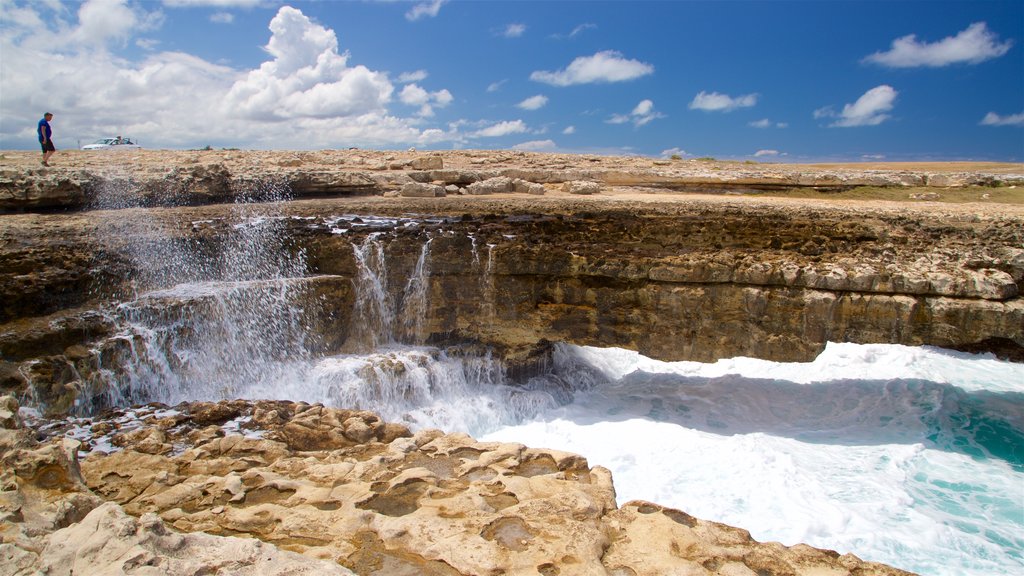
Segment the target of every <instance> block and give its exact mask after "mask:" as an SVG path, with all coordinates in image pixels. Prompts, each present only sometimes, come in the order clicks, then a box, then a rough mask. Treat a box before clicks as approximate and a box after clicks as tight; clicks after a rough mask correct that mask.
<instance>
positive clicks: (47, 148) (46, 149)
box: [36, 112, 57, 166]
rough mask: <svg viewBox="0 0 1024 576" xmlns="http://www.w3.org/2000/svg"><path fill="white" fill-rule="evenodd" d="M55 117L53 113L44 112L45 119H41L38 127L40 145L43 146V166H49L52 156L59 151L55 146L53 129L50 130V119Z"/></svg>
mask: <svg viewBox="0 0 1024 576" xmlns="http://www.w3.org/2000/svg"><path fill="white" fill-rule="evenodd" d="M52 118H53V114H50V113H49V112H47V113H46V114H43V119H42V120H40V121H39V125H38V126H37V127H36V132H37V133H38V134H39V145H40V146H42V147H43V166H49V165H50V163H49V160H50V156H53V153H54V152H56V151H57V149H56V148H54V147H53V138H52V136H53V131H52V130H50V120H51V119H52Z"/></svg>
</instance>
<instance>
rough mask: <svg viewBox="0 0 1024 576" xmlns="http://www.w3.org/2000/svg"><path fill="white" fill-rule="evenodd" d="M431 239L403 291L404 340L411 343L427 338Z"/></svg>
mask: <svg viewBox="0 0 1024 576" xmlns="http://www.w3.org/2000/svg"><path fill="white" fill-rule="evenodd" d="M430 241H431V238H429V237H428V238H427V241H426V242H424V243H423V247H422V248H421V249H420V256H419V258H418V259H417V260H416V266H415V268H414V269H413V272H412V274H410V275H409V281H408V282H407V283H406V285H405V291H404V292H403V293H402V294H403V298H402V304H403V306H402V340H403V341H405V342H410V343H422V342H423V341H425V340H426V337H425V335H424V334H423V320H424V319H425V318H426V317H427V314H429V313H430V299H429V297H428V291H429V289H430Z"/></svg>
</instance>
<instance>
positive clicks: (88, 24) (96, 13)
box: [68, 0, 163, 47]
mask: <svg viewBox="0 0 1024 576" xmlns="http://www.w3.org/2000/svg"><path fill="white" fill-rule="evenodd" d="M162 20H163V13H162V12H160V11H159V10H156V11H152V12H146V11H145V10H143V9H141V8H137V7H132V6H129V5H128V4H127V2H126V1H125V0H89V1H87V2H84V3H82V5H81V6H80V7H79V9H78V26H76V27H75V28H74V29H73V30H71V33H70V34H68V40H69V41H70V43H72V44H80V45H89V46H92V47H102V46H105V45H106V44H107V43H108V42H110V41H118V42H121V43H124V42H125V41H127V39H128V38H129V37H131V36H132V35H133V34H135V33H137V32H140V31H147V30H152V29H154V28H157V27H159V25H160V23H161V22H162Z"/></svg>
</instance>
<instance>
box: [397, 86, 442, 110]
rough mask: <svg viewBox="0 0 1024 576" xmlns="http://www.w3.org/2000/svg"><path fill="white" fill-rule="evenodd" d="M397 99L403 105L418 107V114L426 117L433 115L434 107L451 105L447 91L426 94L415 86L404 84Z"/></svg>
mask: <svg viewBox="0 0 1024 576" xmlns="http://www.w3.org/2000/svg"><path fill="white" fill-rule="evenodd" d="M398 99H399V100H401V101H402V103H403V104H408V105H409V106H419V107H420V110H419V112H418V114H419V115H420V116H424V117H426V116H433V115H434V108H433V107H434V106H438V107H440V108H444V107H445V106H447V105H448V104H451V102H452V99H453V98H452V94H451V92H449V91H448V90H438V91H437V92H427V91H426V90H424V89H423V88H421V87H420V86H419V85H417V84H406V85H405V87H403V88H402V91H401V92H400V93H399V95H398Z"/></svg>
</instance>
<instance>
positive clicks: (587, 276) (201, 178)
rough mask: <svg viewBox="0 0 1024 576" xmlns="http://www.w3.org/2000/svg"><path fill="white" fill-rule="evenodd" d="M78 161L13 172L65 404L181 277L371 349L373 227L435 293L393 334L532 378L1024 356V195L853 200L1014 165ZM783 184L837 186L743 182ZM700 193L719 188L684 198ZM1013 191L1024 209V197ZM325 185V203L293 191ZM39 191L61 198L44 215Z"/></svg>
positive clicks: (38, 329)
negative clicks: (731, 362)
mask: <svg viewBox="0 0 1024 576" xmlns="http://www.w3.org/2000/svg"><path fill="white" fill-rule="evenodd" d="M12 154H13V153H12ZM70 156H71V158H70V160H69V164H70V165H69V166H68V167H67V168H62V169H59V170H53V171H43V170H39V169H36V168H30V167H29V166H28V165H27V163H28V162H29V161H30V160H31V159H32V157H31V156H29V155H27V154H26V155H24V157H20V158H19V161H21V162H22V164H23V165H22V166H18V165H16V164H17V163H16V162H12V164H15V165H14V166H11V167H7V168H5V172H4V174H6V175H7V179H6V180H5V181H4V182H2V184H3V185H4V186H6V188H5V189H6V190H8V192H7V194H6V196H5V197H6V200H5V202H6V204H5V206H6V207H7V208H8V209H10V210H14V211H13V212H9V213H7V214H5V215H2V216H0V218H2V220H3V223H4V226H3V228H2V231H0V264H2V265H0V295H2V298H0V301H2V302H3V307H2V309H0V321H2V322H4V324H3V325H2V327H0V354H2V360H0V384H2V385H3V386H4V388H5V389H7V390H10V391H14V392H17V393H19V394H23V395H24V394H26V393H30V395H31V396H32V397H34V398H37V399H40V400H41V401H42V402H43V404H44V405H45V406H47V407H48V409H49V410H51V411H53V412H56V413H59V412H62V411H66V410H68V409H70V408H72V407H73V406H75V405H76V403H77V404H78V405H81V398H79V397H80V396H81V395H83V394H84V395H86V396H90V397H98V396H103V395H104V394H105V393H106V391H104V390H102V387H103V386H105V382H106V380H102V379H100V380H97V377H96V375H97V374H98V373H100V372H103V371H105V370H109V369H110V368H111V363H112V362H116V360H112V359H116V358H117V357H118V355H119V354H124V353H125V349H124V346H125V341H124V339H123V338H120V337H118V333H119V328H118V325H117V321H118V320H117V319H118V317H120V316H123V313H121V314H119V313H112V312H111V311H112V310H120V311H121V312H123V310H124V305H125V302H131V303H132V306H134V307H135V308H139V309H144V310H148V311H150V313H151V316H161V315H163V316H166V315H167V313H168V312H167V311H171V312H173V311H182V310H185V311H192V310H195V309H196V308H197V307H198V308H200V309H201V308H203V307H204V306H207V307H208V306H209V300H210V298H211V297H210V296H209V295H207V296H201V295H196V294H193V295H191V296H187V297H182V296H181V295H169V294H166V293H161V292H160V290H163V289H166V288H168V287H170V286H174V285H176V284H181V283H184V282H195V281H208V280H227V281H233V282H236V284H235V285H233V286H235V288H233V289H235V290H245V289H247V290H250V291H253V293H256V292H258V291H259V289H260V287H261V286H262V287H265V286H266V285H267V283H268V282H270V283H277V284H282V283H283V284H285V285H287V290H289V291H290V294H291V296H292V298H293V299H295V301H297V302H300V304H299V308H300V311H299V312H298V315H300V316H301V317H302V318H301V324H302V325H303V326H304V327H307V328H308V330H307V331H306V333H305V334H304V335H303V336H302V339H303V346H304V348H303V350H304V351H306V352H309V353H311V354H329V353H333V352H337V351H339V350H344V349H353V347H354V346H356V345H357V344H359V343H364V344H365V343H366V338H365V336H366V334H365V330H363V327H362V326H359V327H357V328H354V327H353V318H352V314H353V310H354V309H355V307H356V306H357V299H358V298H359V294H358V290H357V289H355V287H354V284H355V283H356V282H357V281H358V279H359V277H360V273H361V272H360V266H361V265H362V264H361V263H360V262H359V261H358V257H357V256H358V254H357V251H354V248H357V247H360V246H364V247H365V245H366V243H367V242H368V239H372V240H373V241H374V242H376V243H377V247H376V250H378V253H379V257H380V258H382V261H383V262H385V265H386V267H387V268H388V269H389V270H390V275H391V276H392V282H391V284H390V285H389V286H387V287H386V289H387V290H389V291H390V292H391V294H390V297H391V299H392V300H393V301H394V302H398V303H399V304H401V302H402V300H403V298H404V296H405V295H404V294H403V293H402V291H403V290H407V289H408V287H409V283H408V282H406V281H403V280H401V279H408V278H411V277H412V276H414V275H416V274H417V266H418V265H419V266H420V272H419V273H420V274H423V270H422V268H423V266H424V265H425V266H426V268H427V269H428V272H427V273H426V275H425V276H424V277H423V278H422V279H421V280H422V281H421V286H420V288H421V289H422V294H420V297H421V299H422V300H423V301H424V302H429V305H426V306H422V307H421V308H422V309H417V310H416V311H415V314H417V318H415V319H409V318H406V319H405V322H404V327H402V328H401V330H398V329H397V328H394V327H392V329H391V330H392V333H391V334H388V335H387V336H388V337H394V338H397V339H398V340H400V341H407V342H413V343H423V342H431V343H435V344H444V343H454V342H458V343H464V342H476V343H480V344H482V345H485V346H489V347H492V348H494V349H495V350H498V351H499V352H500V354H502V355H503V356H504V357H505V358H506V359H507V361H508V362H509V365H510V367H511V368H512V369H513V370H518V369H519V368H523V369H524V370H529V369H530V366H531V364H532V363H536V362H541V363H542V361H543V350H544V347H545V345H546V344H545V343H547V342H554V341H567V342H573V343H578V344H589V345H596V346H617V347H624V348H631V349H636V350H639V351H640V352H642V353H644V354H646V355H649V356H652V357H656V358H660V359H667V360H679V359H690V360H701V361H710V360H714V359H717V358H723V357H731V356H738V355H743V356H754V357H761V358H767V359H774V360H808V359H810V358H813V357H814V356H815V355H816V354H817V353H818V352H820V351H821V350H822V349H823V347H824V345H825V343H826V342H828V341H849V342H861V343H868V342H890V343H901V344H909V345H921V344H929V345H936V346H943V347H949V348H957V349H964V350H971V351H992V352H996V353H998V354H1001V355H1003V356H1005V357H1010V358H1016V359H1020V358H1022V354H1021V351H1022V349H1024V300H1022V299H1021V297H1020V292H1021V286H1022V285H1024V210H1022V208H1021V204H1020V203H991V202H987V203H986V202H984V200H983V198H982V197H983V196H984V195H986V194H987V192H985V190H986V189H978V192H977V195H978V200H979V201H978V202H974V203H968V204H952V203H941V202H919V201H913V200H909V199H908V200H907V201H905V202H878V203H867V202H864V201H853V200H850V201H848V200H845V199H844V194H843V193H842V192H834V190H835V189H837V187H839V188H844V187H851V186H855V185H857V184H866V183H873V184H885V185H887V186H890V187H895V188H896V189H899V187H904V186H908V185H913V184H918V185H920V184H922V183H932V184H933V187H932V189H934V190H942V191H943V193H945V191H946V190H948V189H947V188H938V187H936V186H934V184H935V183H942V184H957V185H959V186H968V185H972V184H973V185H977V184H984V183H988V184H992V183H993V182H1001V183H1004V184H1008V185H1009V186H1015V185H1014V184H1012V183H1013V182H1016V181H1017V180H1016V179H1021V178H1022V177H1021V176H1016V175H1014V174H1013V173H1008V170H1009V169H1008V168H1007V167H1005V166H1003V167H1001V168H1000V169H999V170H1000V171H997V172H996V173H977V172H973V173H972V172H948V171H947V172H946V173H927V172H920V171H918V172H915V171H909V170H903V171H893V170H890V171H881V170H876V171H863V170H862V171H856V170H852V169H849V168H847V169H844V170H825V169H820V168H808V167H796V168H793V167H779V166H774V165H763V166H757V165H755V166H751V165H747V164H710V163H707V162H670V161H669V162H664V161H653V162H652V161H650V160H641V159H615V158H607V159H606V158H600V157H565V156H555V155H526V154H504V153H482V152H466V153H444V154H432V155H428V156H423V155H419V156H417V155H412V154H407V155H406V156H408V157H403V155H400V154H391V155H386V156H385V155H384V153H370V152H365V151H349V152H334V153H330V152H321V153H255V152H253V153H244V152H223V153H211V152H178V153H171V152H147V153H137V154H134V155H132V156H131V157H125V158H117V157H112V156H110V155H107V156H102V155H99V156H97V155H86V154H84V153H81V154H78V155H74V154H73V153H72V154H70ZM115 156H116V155H115ZM8 160H10V158H8ZM168 162H173V163H172V164H168ZM203 162H207V163H206V164H203ZM211 162H217V163H211ZM371 164H372V165H371ZM1010 167H1011V168H1015V167H1014V166H1013V165H1010ZM1022 171H1024V170H1022ZM581 179H582V180H581ZM314 181H316V182H320V184H316V185H313V184H310V183H311V182H314ZM327 182H331V184H327ZM343 182H348V183H350V184H351V185H349V184H342V183H343ZM422 182H434V183H435V184H428V185H427V186H433V187H434V188H428V189H429V190H430V194H429V196H430V197H423V195H422V194H421V192H422V190H420V189H417V192H416V193H414V194H412V195H411V197H405V196H401V194H402V190H405V189H407V188H409V184H410V183H413V184H416V183H422ZM583 183H585V184H587V185H586V186H583V185H582V184H583ZM626 184H628V186H627V185H626ZM784 185H785V186H802V187H812V188H813V187H819V188H824V189H827V190H830V191H833V192H831V193H830V194H828V195H826V196H822V199H820V200H805V199H771V198H767V197H764V196H761V195H751V194H745V195H744V194H741V193H740V192H742V191H747V192H749V191H750V190H752V189H754V188H761V189H765V188H773V187H780V186H784ZM517 186H518V188H517ZM645 186H646V187H645ZM686 186H697V187H700V188H701V189H702V190H705V191H706V190H708V189H712V188H713V189H715V190H717V191H718V193H717V194H714V195H706V194H704V195H698V194H692V193H690V194H688V193H682V194H681V193H678V192H674V191H671V190H667V188H666V187H668V188H674V187H675V188H679V187H682V188H685V187H686ZM474 187H475V188H474ZM537 187H539V188H540V190H538V189H537ZM1004 188H1006V187H1004ZM1006 189H1007V190H1010V191H1012V193H1011V195H1010V198H1011V199H1012V198H1013V194H1016V195H1018V196H1019V195H1021V194H1024V193H1022V192H1016V188H1006ZM12 190H13V192H12ZM517 190H519V192H517ZM915 190H916V188H915ZM989 190H994V189H989ZM539 191H543V192H544V194H539V193H538V192H539ZM595 191H597V192H598V193H597V194H593V192H595ZM725 192H729V194H726V193H725ZM366 194H377V195H372V196H367V195H366ZM435 194H444V196H443V197H437V196H436V195H435ZM737 194H740V195H737ZM306 195H316V196H318V197H317V198H306V199H301V198H300V199H295V197H302V196H306ZM44 199H47V200H45V201H44ZM228 200H230V201H228ZM286 200H287V201H286ZM43 205H47V206H50V207H51V208H53V207H57V206H60V207H62V209H63V210H62V211H59V212H54V211H49V212H30V211H28V210H29V209H33V208H36V209H39V208H41V207H42V206H43ZM85 208H89V209H85ZM15 209H16V210H15ZM261 222H262V223H263V224H262V226H264V228H265V227H266V226H267V224H266V223H267V222H272V224H273V230H272V231H271V232H270V233H269V235H268V233H267V232H265V231H264V232H260V233H261V234H263V235H264V237H262V238H255V237H254V236H252V235H247V234H248V233H247V232H246V230H248V229H249V228H256V227H257V225H258V223H261ZM253 223H257V224H253ZM424 257H425V258H426V260H425V261H421V259H422V258H424ZM225 262H228V263H229V264H231V266H229V267H232V266H233V268H232V269H231V270H227V269H225V264H224V263H225ZM242 280H244V282H243V284H237V282H238V281H242ZM275 285H276V284H275ZM245 286H248V288H244V287H245ZM204 299H205V300H204ZM204 302H206V303H205V304H204ZM133 309H134V308H133ZM394 312H395V313H399V314H401V313H405V314H407V315H408V314H411V313H412V311H411V309H410V310H404V311H403V310H395V311H394ZM357 320H359V319H357ZM363 320H365V319H363ZM413 320H414V321H413ZM392 321H394V320H393V319H392ZM356 324H358V322H356ZM395 330H398V332H401V333H398V332H396V331H395ZM538 354H539V355H538ZM87 404H88V405H95V402H88V403H87ZM101 405H102V403H101Z"/></svg>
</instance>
